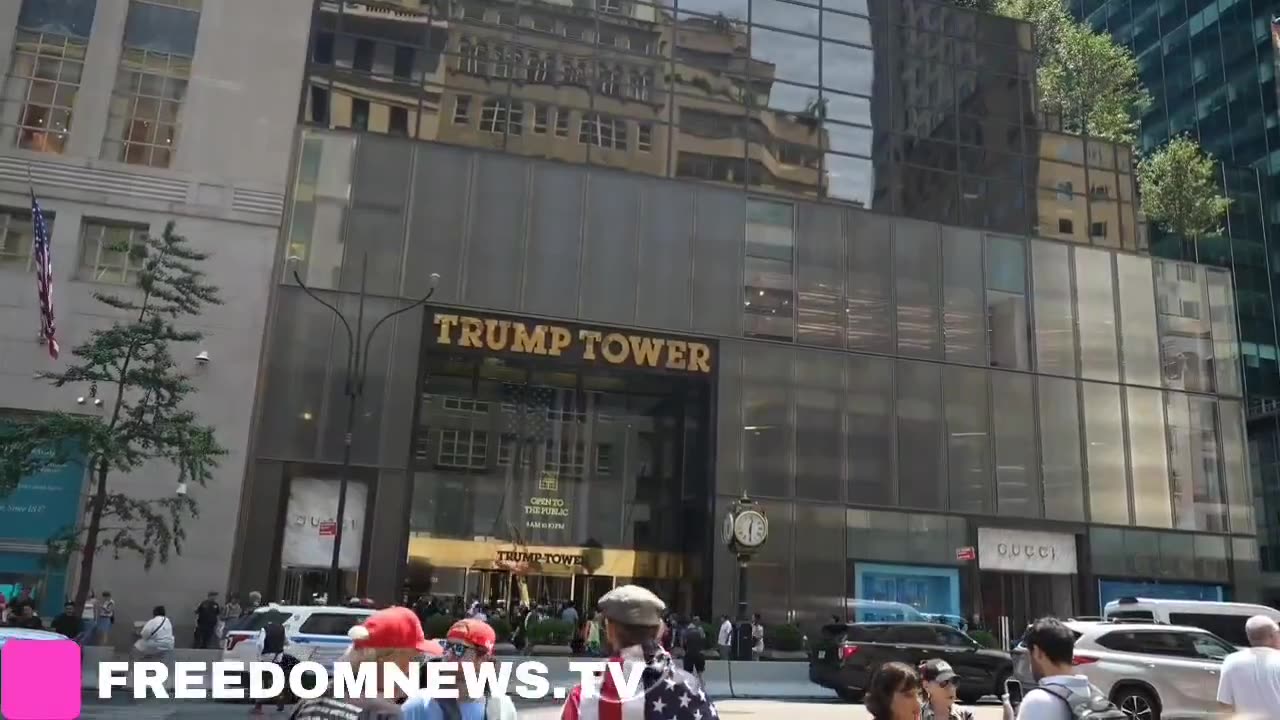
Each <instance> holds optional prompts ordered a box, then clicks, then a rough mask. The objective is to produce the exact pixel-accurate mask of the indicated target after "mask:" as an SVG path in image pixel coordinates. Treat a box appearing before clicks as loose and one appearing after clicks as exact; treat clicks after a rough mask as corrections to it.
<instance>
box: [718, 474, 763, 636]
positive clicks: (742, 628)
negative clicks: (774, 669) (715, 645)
mask: <svg viewBox="0 0 1280 720" xmlns="http://www.w3.org/2000/svg"><path fill="white" fill-rule="evenodd" d="M768 537H769V521H768V519H767V518H766V517H765V515H764V512H763V511H762V510H761V508H760V506H759V504H757V503H756V502H755V501H754V500H752V499H751V498H749V497H747V494H746V493H745V492H743V493H742V498H741V499H740V500H738V501H737V502H736V503H735V504H734V506H733V507H732V508H731V509H730V510H729V514H728V515H727V516H726V517H725V531H724V542H725V544H726V545H727V546H728V549H729V551H730V552H732V553H733V554H734V556H735V557H736V558H737V561H738V618H737V626H738V627H737V631H736V632H735V633H734V643H733V659H734V660H750V659H751V646H752V644H753V639H752V637H751V629H752V622H751V616H750V613H749V609H748V607H747V566H748V565H749V564H750V562H751V558H752V556H753V555H755V553H756V552H757V551H758V550H759V549H760V548H761V546H763V545H764V543H765V540H767V539H768Z"/></svg>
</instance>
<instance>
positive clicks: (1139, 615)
mask: <svg viewBox="0 0 1280 720" xmlns="http://www.w3.org/2000/svg"><path fill="white" fill-rule="evenodd" d="M1107 618H1108V619H1109V620H1155V619H1156V616H1155V615H1154V614H1152V612H1151V611H1150V610H1117V611H1116V612H1112V613H1107Z"/></svg>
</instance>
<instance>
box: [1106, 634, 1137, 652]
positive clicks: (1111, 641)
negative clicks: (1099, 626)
mask: <svg viewBox="0 0 1280 720" xmlns="http://www.w3.org/2000/svg"><path fill="white" fill-rule="evenodd" d="M1095 642H1097V643H1098V644H1099V645H1101V646H1102V647H1104V648H1107V649H1108V650H1115V651H1116V652H1131V653H1136V652H1144V651H1143V650H1142V649H1141V647H1140V643H1139V642H1138V639H1137V638H1135V637H1134V633H1133V632H1131V631H1125V632H1109V633H1107V634H1105V635H1102V636H1100V637H1099V638H1098V639H1097V640H1096V641H1095Z"/></svg>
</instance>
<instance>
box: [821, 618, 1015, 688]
mask: <svg viewBox="0 0 1280 720" xmlns="http://www.w3.org/2000/svg"><path fill="white" fill-rule="evenodd" d="M827 627H828V629H829V631H828V632H824V633H823V634H822V638H820V639H819V641H818V642H817V643H815V644H814V647H813V648H812V649H811V650H810V654H809V680H810V681H812V682H814V683H817V684H818V685H821V686H822V687H825V688H830V689H832V690H835V691H836V694H837V695H839V696H840V697H841V698H843V699H845V700H848V701H850V702H857V701H859V700H861V699H862V694H863V692H864V691H865V690H866V687H867V684H868V683H869V682H870V681H871V677H872V676H873V675H874V674H875V671H876V670H878V669H879V668H880V666H881V665H883V664H885V663H888V662H904V663H907V664H908V665H911V666H912V667H916V666H918V665H920V663H922V662H924V661H925V660H929V659H931V658H942V659H943V660H946V661H947V662H949V663H951V667H952V668H954V669H955V672H956V675H958V676H959V678H960V679H959V687H958V690H959V693H958V694H959V697H960V700H961V702H966V703H974V702H977V701H978V700H980V699H981V698H983V697H985V696H987V695H992V694H994V695H999V694H1001V693H1003V692H1004V681H1005V680H1006V679H1007V678H1008V677H1009V675H1010V673H1012V672H1013V661H1012V660H1011V658H1010V657H1009V654H1008V653H1003V652H1000V651H998V650H990V649H988V648H985V647H983V646H982V645H981V644H979V643H978V642H977V641H975V640H974V639H973V638H971V637H969V636H968V635H966V634H965V633H963V632H961V631H959V630H957V629H955V628H953V627H950V626H947V625H941V624H936V623H912V622H907V623H849V624H847V625H845V626H844V630H843V632H840V631H839V630H838V626H830V625H829V626H827Z"/></svg>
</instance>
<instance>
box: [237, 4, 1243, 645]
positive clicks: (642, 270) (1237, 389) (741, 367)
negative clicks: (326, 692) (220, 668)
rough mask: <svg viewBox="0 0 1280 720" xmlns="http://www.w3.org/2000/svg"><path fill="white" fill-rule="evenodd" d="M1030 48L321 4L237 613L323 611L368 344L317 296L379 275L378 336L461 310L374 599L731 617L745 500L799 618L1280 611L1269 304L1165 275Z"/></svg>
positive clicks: (894, 18)
mask: <svg viewBox="0 0 1280 720" xmlns="http://www.w3.org/2000/svg"><path fill="white" fill-rule="evenodd" d="M1031 51H1032V47H1031V42H1030V31H1029V29H1028V28H1027V27H1026V26H1024V25H1021V24H1019V23H1016V22H1013V21H1010V20H1007V19H1003V18H997V17H993V16H989V15H983V14H978V13H973V12H970V11H967V10H963V9H958V8H954V7H951V6H949V5H944V4H936V3H932V2H926V1H924V0H916V1H914V2H898V1H894V2H887V1H886V2H880V1H878V0H877V1H873V2H863V1H862V0H830V1H829V2H827V3H825V4H821V5H820V4H818V3H816V2H814V3H801V2H785V1H783V0H750V1H749V2H748V0H741V1H740V2H739V1H737V0H693V2H690V3H688V4H687V5H686V4H685V3H681V2H676V3H674V4H670V3H667V4H655V5H650V4H645V3H641V2H632V1H631V0H596V2H594V3H585V4H584V3H583V2H581V0H579V1H577V2H544V1H543V0H525V1H523V2H511V3H507V2H500V1H498V0H491V1H489V2H453V3H444V2H442V3H440V4H438V5H433V4H427V3H423V4H417V3H402V4H395V5H392V4H373V3H370V4H358V3H350V2H342V3H339V2H332V3H320V4H319V5H318V6H317V10H316V14H315V31H314V33H313V39H312V47H311V52H310V62H309V64H308V71H307V80H306V82H307V85H308V89H307V91H306V92H305V93H304V94H305V95H306V96H307V102H306V103H304V107H303V108H302V109H301V125H302V127H301V128H300V130H299V135H298V144H297V152H296V168H295V176H294V185H293V189H292V194H291V202H290V206H289V211H288V212H289V221H288V224H287V227H286V229H285V232H284V235H285V237H284V244H285V246H286V247H284V248H283V249H282V252H281V260H282V265H281V274H280V276H279V278H280V283H279V286H278V287H277V289H276V293H275V299H274V303H273V307H272V310H271V329H270V337H269V343H270V350H269V351H268V352H267V354H266V358H265V365H264V383H263V390H262V392H261V396H260V398H259V413H260V417H259V419H258V422H257V426H256V429H255V430H254V437H255V438H256V445H255V447H256V451H255V452H256V455H255V457H256V458H257V460H256V461H255V463H254V464H253V466H252V467H251V469H250V473H249V475H250V478H249V484H250V490H249V491H248V493H247V495H246V503H245V507H246V511H245V512H246V514H245V520H244V521H243V522H242V525H241V530H240V534H239V537H238V543H239V546H240V547H241V548H253V549H254V551H253V552H243V551H242V564H241V566H240V568H239V573H240V576H239V577H238V579H237V582H238V585H239V586H242V587H249V586H254V587H265V588H270V589H271V591H272V593H273V594H281V595H284V596H285V598H286V599H289V600H295V599H305V597H306V595H307V594H308V593H309V592H311V591H312V590H314V589H316V588H322V587H323V585H324V578H325V573H326V567H327V562H325V563H319V564H317V563H315V562H313V561H308V560H307V558H313V557H316V556H319V555H324V552H325V548H326V547H328V548H329V550H331V546H332V540H331V533H327V531H324V530H323V529H324V528H327V527H330V525H331V524H332V518H331V517H329V516H330V515H332V512H333V510H332V508H333V507H334V506H335V505H336V490H334V489H333V488H335V487H336V481H335V479H336V478H337V476H338V475H337V474H338V471H339V466H338V464H337V461H338V460H339V459H340V458H341V451H342V439H343V433H344V430H345V428H344V424H343V423H344V419H343V418H344V412H345V409H346V404H345V402H346V401H345V399H344V396H343V387H342V384H341V378H342V368H343V367H344V363H345V354H344V353H345V352H346V349H345V336H344V335H343V334H341V332H342V331H341V330H340V329H339V326H335V325H334V320H333V319H332V317H331V315H330V313H329V311H328V310H326V309H325V308H324V307H323V306H321V305H320V304H318V303H315V302H314V301H313V300H311V299H309V298H307V297H306V296H305V295H304V294H303V293H302V292H301V291H300V290H298V289H297V288H296V287H293V286H292V283H291V280H290V274H289V271H288V269H287V268H296V269H297V270H298V272H299V273H300V274H301V275H302V276H303V277H304V278H305V279H306V280H307V282H308V283H310V284H311V285H312V286H313V287H314V288H316V289H317V290H318V291H319V292H321V293H322V296H323V297H325V298H326V300H327V301H329V302H333V303H334V304H335V305H336V306H338V307H340V308H343V309H345V310H347V311H348V312H352V311H354V309H355V307H356V304H357V296H356V291H357V290H358V289H359V287H360V283H361V277H360V268H361V267H362V265H363V263H364V262H365V260H366V259H367V263H368V269H369V272H368V277H367V291H368V293H369V295H370V297H369V298H368V299H367V300H366V305H367V308H368V312H369V313H370V315H371V316H372V315H374V314H380V313H383V312H387V311H389V310H392V309H395V308H399V307H403V306H404V303H406V302H407V301H409V300H410V299H412V298H415V297H419V296H421V295H422V294H423V293H424V292H426V290H427V288H428V286H429V276H430V274H431V273H439V274H440V276H441V281H440V284H439V287H438V289H437V290H436V293H435V295H434V296H433V297H432V299H431V303H432V304H431V305H429V306H428V307H427V309H426V311H425V314H424V313H422V312H419V311H417V310H415V311H412V312H409V313H405V314H403V315H400V316H398V317H397V318H395V319H394V320H392V321H391V322H389V323H387V325H385V326H384V327H383V330H382V332H384V333H385V334H383V335H380V336H379V337H378V338H376V339H375V340H374V342H373V344H372V346H371V350H372V355H371V356H370V361H369V378H368V381H367V382H366V384H365V386H364V390H365V399H364V401H363V404H362V406H361V407H360V408H359V409H358V412H357V415H356V416H357V426H356V429H355V432H354V433H353V435H352V443H353V448H352V451H353V457H354V463H355V465H356V466H357V471H356V473H355V477H354V478H353V479H354V480H355V481H356V482H357V484H358V486H359V487H360V488H361V490H360V492H359V494H358V497H359V498H363V500H361V501H359V502H357V503H356V505H355V506H354V510H351V513H352V516H351V519H349V520H348V523H347V524H346V525H344V527H347V526H348V525H350V526H351V527H353V528H355V531H354V532H350V533H348V534H347V535H346V536H345V537H344V541H343V546H344V548H348V546H347V543H349V542H350V543H356V549H357V550H358V552H354V551H353V552H352V554H351V555H350V559H349V561H344V566H343V569H344V573H345V580H344V581H345V582H346V583H347V585H348V587H349V589H350V591H351V592H353V593H359V594H361V595H373V596H375V597H379V598H387V599H399V598H400V597H402V596H408V597H411V598H416V597H418V596H421V595H437V596H453V597H459V596H461V597H470V596H478V597H480V598H483V599H484V600H485V601H486V602H490V603H499V602H501V603H504V604H508V605H509V604H513V603H527V602H539V601H548V602H553V601H566V600H575V601H577V602H579V603H582V604H583V605H590V604H592V603H594V602H595V599H596V598H598V597H599V595H600V593H602V592H604V591H606V590H607V589H608V588H611V587H613V586H614V585H616V584H617V583H621V582H628V581H631V582H639V583H643V584H646V585H649V586H651V587H653V588H655V589H656V590H658V591H659V592H660V593H661V594H662V595H663V596H664V597H666V598H667V599H668V600H669V601H670V603H671V605H672V607H673V608H675V609H676V610H677V611H680V612H697V613H700V614H702V616H703V617H708V616H709V615H710V614H711V613H717V614H718V613H720V612H726V611H731V610H732V608H733V603H734V602H736V598H734V596H733V594H734V592H735V591H736V590H735V588H736V584H735V578H734V575H735V572H736V565H735V563H734V562H733V558H731V557H730V556H729V554H728V552H727V551H726V550H725V549H724V548H723V546H722V545H721V544H720V541H719V534H718V527H719V522H718V519H719V518H722V517H723V514H724V512H725V511H726V508H727V507H728V505H729V504H730V503H732V502H733V500H734V499H736V498H738V497H740V496H741V495H742V493H744V492H745V493H747V494H749V495H750V496H751V497H753V498H756V499H757V500H759V501H760V502H761V503H762V505H763V506H764V508H765V510H766V511H767V513H768V514H769V517H770V527H771V535H770V538H769V540H768V543H767V544H766V546H765V548H764V550H763V552H762V553H761V555H760V557H759V558H757V560H756V561H755V562H753V564H752V566H751V570H750V572H751V582H750V590H749V592H750V594H751V595H750V597H748V598H747V600H748V601H749V603H750V604H751V606H752V608H753V609H754V610H758V611H759V612H761V613H762V614H763V615H764V617H765V621H766V623H779V622H796V623H799V624H801V625H804V626H810V625H814V624H818V623H821V622H824V621H826V620H827V619H828V618H829V617H830V616H831V615H832V614H836V615H841V616H849V617H855V618H857V619H867V616H866V613H865V612H863V611H862V610H860V609H859V605H858V604H857V601H858V600H860V599H870V600H896V601H900V602H903V603H906V604H908V605H911V606H913V607H916V608H918V609H919V610H921V611H924V612H934V613H947V614H955V615H964V616H968V617H971V618H974V619H976V621H978V622H981V623H983V624H985V625H987V626H989V627H996V626H997V625H998V623H999V619H1000V618H1010V619H1011V621H1012V622H1014V623H1015V624H1016V623H1018V622H1022V621H1024V620H1026V619H1028V618H1030V617H1034V616H1036V615H1040V614H1044V613H1049V612H1056V613H1064V614H1082V613H1091V612H1096V611H1097V609H1098V606H1099V604H1100V603H1103V602H1105V601H1107V600H1109V599H1111V598H1112V597H1115V596H1116V594H1117V593H1120V592H1122V591H1130V590H1132V589H1133V588H1140V589H1143V591H1146V592H1160V591H1168V592H1177V593H1181V594H1184V595H1185V594H1191V595H1195V596H1202V595H1203V596H1221V597H1233V598H1240V599H1251V598H1253V597H1254V596H1255V594H1256V592H1257V587H1256V568H1255V565H1254V560H1255V557H1256V545H1255V541H1254V537H1253V536H1254V529H1253V527H1254V526H1253V517H1252V505H1251V501H1250V498H1249V488H1248V484H1247V465H1248V464H1247V459H1246V453H1245V447H1244V430H1243V417H1244V416H1243V410H1242V403H1241V379H1240V362H1239V355H1238V337H1237V335H1238V333H1237V328H1236V324H1235V317H1236V311H1235V305H1234V303H1235V300H1234V298H1235V295H1234V293H1233V286H1232V279H1231V276H1230V274H1229V273H1228V272H1226V271H1225V270H1222V269H1220V268H1210V267H1204V266H1201V265H1196V264H1193V263H1183V262H1176V261H1171V260H1160V261H1153V260H1152V259H1150V258H1149V257H1147V256H1146V255H1145V254H1143V253H1144V251H1145V241H1144V234H1143V229H1142V227H1141V225H1140V223H1139V221H1138V214H1137V212H1136V210H1135V209H1134V205H1133V175H1132V165H1133V161H1132V157H1131V155H1130V153H1129V152H1128V150H1126V149H1122V148H1118V147H1115V146H1113V145H1109V144H1102V143H1096V142H1086V141H1084V140H1083V139H1081V138H1079V137H1074V136H1071V135H1068V134H1064V133H1061V132H1059V131H1058V130H1056V129H1055V128H1054V127H1053V126H1052V124H1051V123H1048V122H1045V121H1044V120H1043V119H1042V118H1041V117H1040V116H1039V115H1038V113H1037V112H1036V110H1035V106H1034V101H1033V98H1034V97H1035V88H1034V77H1033V63H1032V62H1031V57H1032V52H1031ZM289 257H293V258H296V261H293V263H292V264H291V265H289V266H286V265H284V264H283V263H284V259H285V258H289ZM1196 303H1199V305H1198V312H1199V314H1198V315H1197V316H1195V317H1194V318H1193V317H1191V316H1190V315H1187V314H1181V315H1176V316H1175V315H1173V314H1171V313H1170V311H1169V308H1174V307H1176V308H1179V310H1180V311H1181V310H1182V309H1184V308H1191V307H1192V305H1193V304H1196ZM1188 312H1189V311H1188ZM335 331H337V333H339V334H335ZM1171 369H1176V372H1175V371H1173V370H1171ZM299 488H301V489H299ZM326 488H328V489H326ZM352 507H353V505H351V504H349V505H348V508H352ZM326 513H328V515H326ZM280 518H284V524H285V525H286V527H294V528H302V530H300V531H297V532H293V533H292V534H290V533H282V532H281V531H280V530H279V525H280ZM326 522H327V523H330V525H326V524H325V523H326ZM313 525H314V527H315V531H314V532H312V531H310V530H308V528H311V527H312V526H313ZM326 542H328V543H329V544H328V546H326V545H325V543H326ZM969 547H972V548H974V550H975V553H976V555H977V560H976V561H973V562H968V561H963V560H957V558H958V557H963V556H964V555H966V554H967V553H963V552H959V551H961V550H963V549H965V548H969ZM267 548H270V549H271V551H270V552H267V551H266V549H267ZM1027 548H1032V551H1030V552H1029V554H1028V551H1027V550H1026V549H1027ZM345 556H346V553H345V552H344V557H345ZM325 557H327V555H326V556H325Z"/></svg>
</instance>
